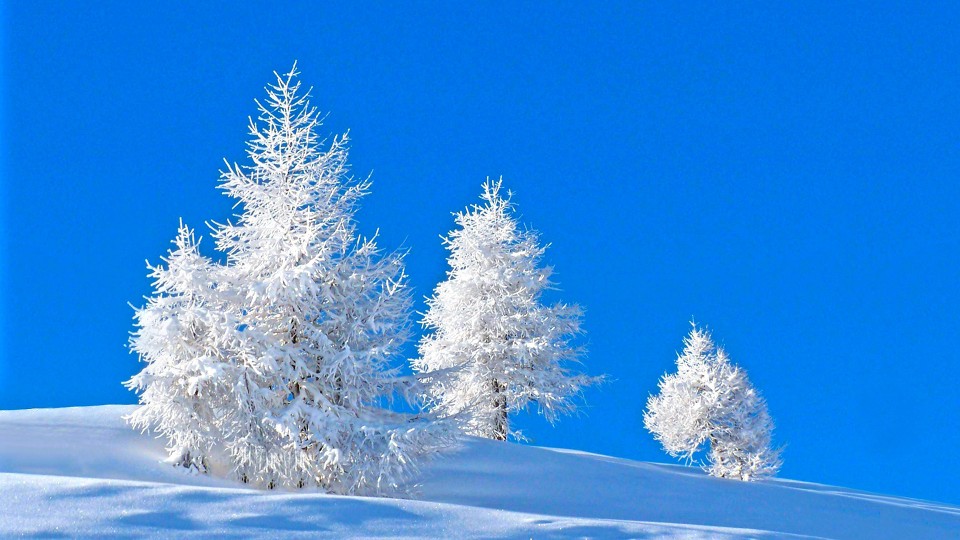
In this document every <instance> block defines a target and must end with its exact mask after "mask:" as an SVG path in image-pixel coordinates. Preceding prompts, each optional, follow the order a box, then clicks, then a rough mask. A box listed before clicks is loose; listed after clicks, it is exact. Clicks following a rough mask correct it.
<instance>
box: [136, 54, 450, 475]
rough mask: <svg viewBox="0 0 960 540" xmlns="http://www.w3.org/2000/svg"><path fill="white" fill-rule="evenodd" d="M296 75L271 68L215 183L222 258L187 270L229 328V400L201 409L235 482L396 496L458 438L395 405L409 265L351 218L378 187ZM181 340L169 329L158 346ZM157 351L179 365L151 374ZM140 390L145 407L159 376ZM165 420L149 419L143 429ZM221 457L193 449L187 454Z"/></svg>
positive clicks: (406, 386)
mask: <svg viewBox="0 0 960 540" xmlns="http://www.w3.org/2000/svg"><path fill="white" fill-rule="evenodd" d="M296 75H297V73H296V67H294V69H293V70H291V71H290V72H289V73H287V74H285V75H279V74H278V75H277V82H276V83H275V84H274V85H271V86H270V87H269V88H268V89H267V99H266V100H265V102H263V103H261V102H257V103H258V105H259V109H260V116H259V118H258V121H254V120H251V121H250V134H251V142H250V143H249V144H248V151H247V153H248V156H249V158H250V160H251V162H252V163H251V164H250V165H248V166H238V165H229V164H228V166H227V169H226V170H225V171H224V172H223V175H222V179H221V186H220V187H221V188H222V189H223V190H224V191H225V193H226V194H227V195H229V196H231V197H234V198H236V199H238V206H240V207H241V208H242V210H243V211H242V213H241V214H240V215H239V216H238V219H237V222H236V223H235V224H234V223H229V222H228V223H226V224H222V225H217V226H216V227H215V231H214V237H215V239H216V241H217V248H218V249H219V250H220V251H223V252H225V253H226V254H227V261H226V264H225V265H212V264H209V263H208V264H207V266H206V267H204V268H205V269H204V271H203V273H202V274H197V275H196V276H193V277H194V279H200V277H199V276H212V278H206V279H203V280H202V281H204V283H206V288H205V289H203V293H202V294H201V295H200V296H201V297H204V298H208V299H209V300H205V301H206V302H209V303H213V304H215V305H216V307H217V308H218V309H219V310H220V311H219V320H222V321H225V322H226V324H227V326H228V329H227V330H226V331H225V330H224V329H221V328H218V329H217V330H216V331H215V332H211V335H210V336H208V337H209V339H212V340H214V341H215V346H214V348H213V350H215V351H216V358H217V359H218V360H220V359H222V360H223V364H224V365H218V366H217V367H218V369H215V370H212V371H211V372H210V374H209V379H210V380H211V381H210V382H209V385H211V386H215V387H216V388H217V390H218V391H220V392H221V393H220V394H218V395H216V396H214V397H213V398H212V399H211V397H210V396H209V392H203V393H202V394H201V395H199V396H197V397H198V398H199V400H200V401H203V406H208V405H210V406H211V408H209V409H204V410H203V411H202V413H198V415H200V416H202V420H203V422H205V423H209V424H211V425H212V428H211V429H210V430H209V432H210V434H211V437H212V438H215V439H216V444H215V445H214V446H215V449H214V450H215V452H217V454H216V455H218V456H222V458H223V459H224V460H226V461H227V462H228V464H229V467H230V469H231V470H232V471H233V474H234V475H235V477H237V478H239V479H240V480H243V481H245V482H250V483H253V484H255V485H259V486H265V487H276V486H283V487H304V486H317V487H320V488H323V489H326V490H328V491H331V492H336V493H343V494H390V493H393V492H397V491H400V490H402V488H403V485H404V484H405V483H406V482H408V481H409V480H410V479H411V477H412V476H413V475H414V474H415V473H416V471H417V466H418V463H419V462H420V461H421V459H420V458H422V457H423V456H425V455H427V454H430V453H433V452H435V451H437V450H439V449H440V448H442V447H443V446H445V445H447V444H448V443H449V438H450V433H449V431H448V429H447V428H446V427H445V425H444V424H443V423H436V422H433V421H431V420H432V419H431V418H430V417H429V416H427V415H413V414H401V413H397V412H394V411H392V410H390V409H389V408H388V405H389V403H390V402H391V401H392V400H393V399H394V398H397V397H401V398H402V397H408V396H412V395H413V394H415V393H416V392H417V384H416V380H415V379H413V378H412V377H404V376H402V375H401V373H400V370H399V367H397V366H396V365H395V363H394V361H395V360H396V359H397V355H398V352H399V348H400V347H401V345H402V344H403V343H404V341H405V340H406V339H407V337H408V331H409V308H410V295H409V292H408V289H407V285H406V278H405V275H404V272H403V256H402V254H400V253H389V254H383V253H381V251H380V250H379V249H378V247H377V245H376V242H375V239H363V238H361V237H360V236H359V235H358V233H357V231H356V223H355V220H354V215H355V212H356V210H357V204H358V201H359V199H360V198H361V197H362V196H363V195H365V194H366V193H367V192H368V189H369V186H370V184H369V182H368V181H366V180H363V181H355V180H354V179H353V178H352V177H351V176H349V172H348V166H347V137H346V135H344V136H341V137H335V138H333V139H332V141H330V142H329V144H326V143H324V142H323V141H320V140H319V139H318V137H317V133H316V132H317V128H318V127H319V126H320V121H319V118H318V115H317V112H316V110H315V109H314V108H312V107H311V106H310V105H309V102H308V98H309V92H301V91H300V83H299V82H297V81H296ZM194 251H195V249H194ZM208 282H209V283H208ZM138 322H139V324H140V326H141V329H140V331H139V332H140V334H151V335H152V334H153V333H155V332H156V331H155V330H154V328H153V326H154V323H155V321H154V319H150V318H144V317H140V318H139V319H138ZM223 335H226V336H229V338H221V337H220V336H223ZM174 337H176V336H173V337H170V336H168V334H162V333H161V335H160V337H159V338H158V339H159V340H160V341H161V343H160V344H158V345H159V347H161V348H163V347H168V345H167V344H166V343H163V340H164V339H173V338H174ZM139 339H140V338H139V337H136V336H135V338H134V340H135V343H134V346H135V347H134V348H135V349H136V350H138V351H140V350H141V348H140V347H139V341H138V340H139ZM155 358H156V355H151V354H145V355H144V359H145V360H146V361H147V362H148V363H150V365H149V366H148V367H147V368H146V369H145V371H148V370H155V371H162V370H164V369H170V368H169V366H163V367H161V366H159V365H157V366H156V368H155V367H154V365H155V364H156V360H155ZM195 361H197V353H195V352H194V351H192V350H184V352H183V353H182V354H179V355H178V356H177V357H176V358H171V359H170V361H169V362H167V364H170V365H171V366H172V365H177V366H179V364H183V363H185V362H186V363H190V362H195ZM176 369H179V367H178V368H176ZM138 377H139V376H138ZM134 380H135V381H138V379H136V378H135V379H134ZM133 386H134V387H135V388H137V389H140V390H142V394H141V401H143V402H144V403H145V407H147V408H149V407H151V406H152V403H151V401H150V396H151V395H152V394H151V392H152V388H151V385H150V381H148V380H144V381H142V382H137V383H135V384H134V385H133ZM195 401H196V400H195ZM211 404H212V405H211ZM165 421H167V419H166V418H165V417H164V418H160V419H158V418H157V416H156V415H143V421H141V422H140V423H139V424H138V425H144V424H146V423H153V424H160V423H162V422H165ZM161 433H163V434H164V435H166V436H167V437H168V439H171V440H173V439H175V438H176V437H179V434H178V433H177V434H171V432H170V430H168V431H166V432H164V431H161ZM214 450H211V447H209V446H208V447H204V446H203V445H198V448H197V449H196V450H194V449H193V448H192V447H191V454H190V455H191V459H196V457H194V456H195V455H196V454H197V453H198V452H203V451H207V452H214ZM201 459H202V458H201Z"/></svg>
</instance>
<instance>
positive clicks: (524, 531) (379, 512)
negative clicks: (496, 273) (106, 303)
mask: <svg viewBox="0 0 960 540" xmlns="http://www.w3.org/2000/svg"><path fill="white" fill-rule="evenodd" d="M131 410H132V407H128V406H102V407H78V408H68V409H36V410H25V411H0V494H2V496H0V537H3V538H7V537H11V536H18V535H25V536H35V535H36V536H45V537H51V536H53V537H55V536H63V537H78V536H79V537H104V536H107V537H137V536H144V535H150V536H154V537H156V536H161V537H163V536H169V537H178V538H180V537H208V536H211V535H221V536H226V537H244V538H247V537H274V538H275V537H278V536H280V537H304V538H317V537H329V538H364V537H366V538H379V537H408V538H423V537H436V538H531V537H532V538H580V537H590V538H665V537H666V538H796V537H807V538H809V537H816V538H873V539H881V538H891V539H892V538H926V539H935V538H957V537H960V508H958V507H955V506H950V505H947V504H940V503H932V502H925V501H919V500H912V499H904V498H898V497H888V496H882V495H874V494H869V493H864V492H860V491H854V490H849V489H843V488H835V487H829V486H823V485H818V484H811V483H805V482H796V481H790V480H766V481H762V482H756V483H745V482H738V481H735V480H724V479H717V478H711V477H709V476H707V475H705V474H704V473H702V472H701V471H699V470H696V469H692V468H687V467H680V466H673V465H659V464H652V463H642V462H635V461H628V460H623V459H616V458H611V457H606V456H600V455H594V454H586V453H582V452H575V451H569V450H558V449H550V448H538V447H530V446H520V445H516V444H508V443H501V442H493V441H487V440H481V439H470V440H468V441H467V442H466V443H465V444H464V445H463V447H462V448H461V449H460V450H459V451H457V452H454V453H452V454H450V455H448V456H446V457H443V458H441V459H438V460H436V461H434V462H433V463H431V464H429V465H428V466H427V467H426V469H425V474H424V476H423V477H422V479H421V482H422V485H421V486H420V487H419V489H418V495H417V498H416V499H415V500H399V499H382V498H365V497H343V496H334V495H325V494H319V493H315V492H304V491H296V492H293V491H278V490H274V491H260V490H254V489H249V488H246V487H245V486H244V485H242V484H238V483H235V482H231V481H227V480H221V479H217V478H213V477H209V476H202V475H191V474H189V473H187V472H185V471H184V470H181V469H176V468H173V467H171V466H169V465H166V464H163V463H161V462H160V461H161V460H162V459H163V458H164V457H165V453H164V450H163V445H162V442H161V441H159V440H157V439H154V438H152V437H150V436H148V435H141V434H138V433H136V432H135V431H132V430H131V429H130V428H129V427H127V426H126V425H125V424H124V422H123V420H122V419H121V416H122V415H124V414H127V413H129V412H130V411H131Z"/></svg>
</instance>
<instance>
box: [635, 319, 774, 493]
mask: <svg viewBox="0 0 960 540" xmlns="http://www.w3.org/2000/svg"><path fill="white" fill-rule="evenodd" d="M659 386H660V393H659V395H657V396H650V399H649V400H648V401H647V410H646V412H645V413H644V418H643V420H644V424H645V425H646V428H647V430H649V431H650V432H651V433H652V434H653V436H654V438H656V439H657V440H658V441H660V443H661V444H662V445H663V447H664V449H665V450H666V451H667V453H668V454H670V455H671V456H673V457H680V458H685V459H686V460H687V461H688V462H691V461H693V460H694V456H695V455H696V454H697V453H698V452H700V450H701V449H702V448H703V445H704V444H705V443H706V442H707V441H709V443H710V451H709V453H708V454H707V464H706V465H705V467H704V468H705V469H706V470H707V471H708V472H709V473H710V474H711V475H713V476H717V477H721V478H736V479H740V480H757V479H760V478H764V477H767V476H772V475H774V474H776V472H777V470H779V468H780V465H781V461H780V450H779V449H775V448H773V447H772V446H771V435H772V433H773V420H772V419H771V418H770V415H769V413H768V412H767V404H766V401H765V400H764V399H763V398H762V397H761V396H760V394H759V393H758V392H757V391H756V390H755V389H754V388H753V385H751V384H750V381H749V380H748V379H747V374H746V373H745V372H744V371H743V369H741V368H739V367H737V366H735V365H733V364H731V363H730V359H729V358H728V357H727V354H726V353H725V352H724V350H723V349H722V348H718V347H716V346H715V345H714V343H713V340H712V339H711V336H710V334H709V333H708V332H707V331H706V330H703V329H700V328H698V327H697V326H696V325H693V329H692V330H691V331H690V334H689V335H688V336H687V337H686V338H685V339H684V349H683V354H682V355H679V356H678V357H677V372H676V373H675V374H672V375H664V377H663V378H662V379H661V380H660V385H659Z"/></svg>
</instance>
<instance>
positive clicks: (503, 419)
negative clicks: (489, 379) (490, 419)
mask: <svg viewBox="0 0 960 540" xmlns="http://www.w3.org/2000/svg"><path fill="white" fill-rule="evenodd" d="M506 391H507V385H505V384H500V381H498V380H496V379H494V380H493V408H494V414H495V415H496V416H495V420H494V427H493V438H494V440H497V441H505V440H507V434H508V433H509V429H508V426H507V395H506Z"/></svg>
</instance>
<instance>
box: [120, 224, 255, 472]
mask: <svg viewBox="0 0 960 540" xmlns="http://www.w3.org/2000/svg"><path fill="white" fill-rule="evenodd" d="M174 244H175V246H176V249H174V250H171V251H170V254H169V256H168V257H167V258H165V259H163V261H164V262H166V263H167V266H166V267H164V266H162V265H157V266H151V265H150V264H149V263H148V264H147V267H148V269H149V270H150V276H151V277H152V278H153V279H154V283H153V286H154V288H155V294H154V295H153V296H152V297H151V298H149V299H148V301H147V305H146V306H144V307H142V308H140V309H138V310H137V311H136V314H135V320H136V322H137V330H136V331H135V332H134V333H133V336H132V338H131V347H132V349H133V351H134V352H136V353H138V354H139V355H140V356H141V358H143V359H144V360H145V361H147V362H148V365H147V366H146V367H145V368H144V369H143V371H141V372H140V373H139V374H137V375H135V376H134V377H133V378H131V379H130V380H129V381H127V382H126V383H125V384H126V385H127V387H128V388H130V389H131V390H136V391H138V392H140V401H141V403H143V406H141V407H139V408H137V410H136V411H135V412H134V413H133V414H131V415H130V417H129V418H128V420H129V421H130V422H131V424H132V425H133V426H135V427H137V428H139V429H142V430H145V429H148V428H153V429H155V430H156V432H158V433H159V434H161V435H163V436H164V437H166V439H167V451H168V454H169V458H168V461H170V462H171V463H175V464H177V465H180V466H183V467H187V468H193V469H196V470H199V471H201V472H205V471H206V470H207V458H206V456H208V455H209V454H210V453H211V451H212V449H213V448H214V447H215V446H216V442H217V440H218V439H219V436H218V435H217V433H216V425H215V417H216V410H217V409H218V407H221V406H223V402H222V398H223V396H224V395H225V389H224V388H223V387H222V384H223V382H224V380H223V377H221V376H220V375H221V374H222V370H223V369H224V368H225V367H227V366H229V364H230V362H229V359H228V358H226V357H225V355H224V352H225V351H227V350H230V349H233V348H235V347H236V343H232V341H233V340H235V339H236V338H237V336H236V332H235V327H234V325H232V324H231V322H230V321H228V320H227V316H228V313H229V311H228V310H227V309H226V308H225V306H224V305H223V304H222V303H220V302H218V299H217V296H216V295H215V294H213V287H214V283H213V279H214V278H213V273H214V272H215V270H216V269H215V267H214V265H212V264H211V262H210V260H208V259H206V258H204V257H202V256H201V255H200V253H199V250H198V244H197V242H196V239H195V236H194V233H193V231H192V230H190V229H189V228H188V227H186V226H185V225H183V224H182V223H181V224H180V229H179V231H178V234H177V238H176V240H174ZM218 385H219V386H221V387H219V388H218Z"/></svg>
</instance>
